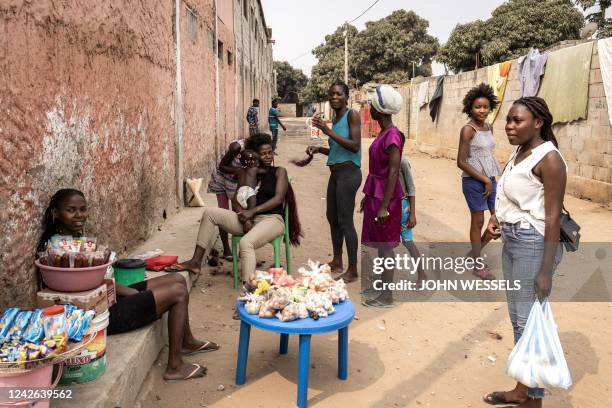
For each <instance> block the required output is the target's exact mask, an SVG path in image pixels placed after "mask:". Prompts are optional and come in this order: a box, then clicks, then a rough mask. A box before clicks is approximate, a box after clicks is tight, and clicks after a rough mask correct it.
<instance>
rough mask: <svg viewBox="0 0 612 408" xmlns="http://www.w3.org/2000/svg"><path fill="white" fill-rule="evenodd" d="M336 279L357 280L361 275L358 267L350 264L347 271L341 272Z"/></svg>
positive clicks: (347, 281) (349, 281)
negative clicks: (358, 272)
mask: <svg viewBox="0 0 612 408" xmlns="http://www.w3.org/2000/svg"><path fill="white" fill-rule="evenodd" d="M334 279H336V280H338V279H344V281H345V282H346V283H351V282H355V281H356V280H357V279H359V275H358V274H357V267H356V266H349V267H348V269H347V270H346V272H344V273H341V274H340V275H338V276H336V277H335V278H334Z"/></svg>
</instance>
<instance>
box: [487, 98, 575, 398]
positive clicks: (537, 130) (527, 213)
mask: <svg viewBox="0 0 612 408" xmlns="http://www.w3.org/2000/svg"><path fill="white" fill-rule="evenodd" d="M552 123H553V118H552V115H551V113H550V111H549V109H548V106H547V105H546V102H545V101H544V100H543V99H542V98H537V97H528V98H521V99H518V100H517V101H516V102H514V104H513V105H512V107H511V108H510V111H509V112H508V116H507V118H506V135H507V136H508V141H509V142H510V144H511V145H513V146H517V148H516V150H515V151H514V153H513V154H512V156H511V157H510V160H509V161H508V164H507V165H506V167H505V169H504V171H503V174H502V176H501V178H500V179H499V182H498V189H497V198H496V202H495V209H496V215H495V216H492V217H491V219H490V220H489V225H488V230H489V233H491V234H492V235H493V236H495V237H499V236H500V235H501V236H502V238H503V241H504V248H503V252H502V269H503V273H504V279H506V280H509V281H518V282H519V283H520V290H514V291H507V292H506V299H507V302H508V312H509V315H510V321H511V322H512V329H513V332H514V342H515V344H516V348H515V350H516V351H513V353H512V355H511V361H510V363H509V371H508V372H509V373H510V374H511V375H512V376H513V377H515V379H517V381H518V382H517V384H516V386H515V388H514V389H513V390H511V391H506V392H500V391H497V392H492V393H490V394H487V395H486V396H485V397H484V400H485V402H487V403H489V404H492V405H496V404H519V405H518V406H519V407H522V408H539V407H541V406H542V399H543V398H544V389H543V388H542V387H548V386H551V385H552V384H560V385H561V384H563V386H569V384H571V380H570V381H569V384H568V381H567V379H568V378H569V372H567V365H566V364H565V361H564V360H563V362H561V360H560V358H559V357H563V352H562V351H561V346H560V343H559V341H558V337H557V333H556V326H555V325H554V321H553V320H552V313H551V312H550V306H549V305H548V302H545V303H544V310H541V307H540V306H541V305H540V302H535V300H536V297H537V298H538V299H540V300H541V301H543V300H544V299H546V298H548V295H549V294H550V291H551V288H552V275H553V273H554V270H555V268H556V266H557V265H558V264H559V262H560V261H561V255H562V248H561V245H560V244H559V234H560V218H561V210H562V207H563V196H564V194H565V183H566V179H567V166H566V164H565V160H564V159H563V157H562V156H561V153H559V150H557V140H556V139H555V136H554V134H553V131H552ZM534 302H535V303H534ZM538 307H540V310H538ZM534 310H535V311H534ZM530 312H531V313H530ZM547 316H548V319H547ZM528 319H529V321H528ZM555 339H556V340H555ZM557 346H558V349H557ZM553 350H554V351H553ZM530 353H535V354H530ZM537 353H539V354H537ZM544 356H546V358H549V357H550V356H555V357H554V358H551V359H550V360H548V361H549V363H547V362H545V360H544ZM551 362H554V364H550V363H551ZM519 363H520V364H519ZM530 370H531V371H530ZM534 370H535V371H536V372H537V373H538V374H537V375H536V374H535V373H534V372H533V371H534ZM563 370H565V372H563ZM547 372H548V373H547ZM514 373H516V375H514ZM565 374H567V375H565ZM555 377H556V378H558V380H557V381H553V379H554V378H555ZM548 378H550V380H549V379H548ZM561 379H565V381H561ZM532 380H533V381H532ZM554 386H556V385H554Z"/></svg>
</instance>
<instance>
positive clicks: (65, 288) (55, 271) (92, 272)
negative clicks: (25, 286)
mask: <svg viewBox="0 0 612 408" xmlns="http://www.w3.org/2000/svg"><path fill="white" fill-rule="evenodd" d="M34 264H35V265H36V267H37V268H38V269H39V270H40V274H41V275H42V279H43V282H45V285H47V286H48V287H49V289H53V290H57V291H59V292H82V291H85V290H91V289H95V288H97V287H98V286H100V285H102V283H104V275H105V274H106V270H107V269H108V267H109V266H110V265H111V264H112V262H109V263H106V264H104V265H100V266H91V267H89V268H57V267H55V266H48V265H43V264H41V263H40V262H38V260H36V261H34Z"/></svg>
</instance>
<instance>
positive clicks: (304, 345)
mask: <svg viewBox="0 0 612 408" xmlns="http://www.w3.org/2000/svg"><path fill="white" fill-rule="evenodd" d="M309 369H310V334H300V350H299V355H298V397H297V405H298V407H299V408H306V404H307V402H308V370H309Z"/></svg>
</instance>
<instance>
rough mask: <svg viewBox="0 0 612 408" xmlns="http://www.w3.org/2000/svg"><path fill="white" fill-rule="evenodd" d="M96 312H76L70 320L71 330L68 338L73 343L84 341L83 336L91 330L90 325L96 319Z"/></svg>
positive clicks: (78, 310)
mask: <svg viewBox="0 0 612 408" xmlns="http://www.w3.org/2000/svg"><path fill="white" fill-rule="evenodd" d="M94 314H95V312H94V311H93V310H88V311H84V310H80V309H77V310H75V311H74V312H73V313H72V315H71V317H70V318H69V322H70V329H69V331H68V337H69V338H70V340H72V341H76V342H79V341H81V340H83V334H84V333H85V332H86V331H87V329H89V324H90V323H91V321H92V319H93V318H94Z"/></svg>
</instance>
